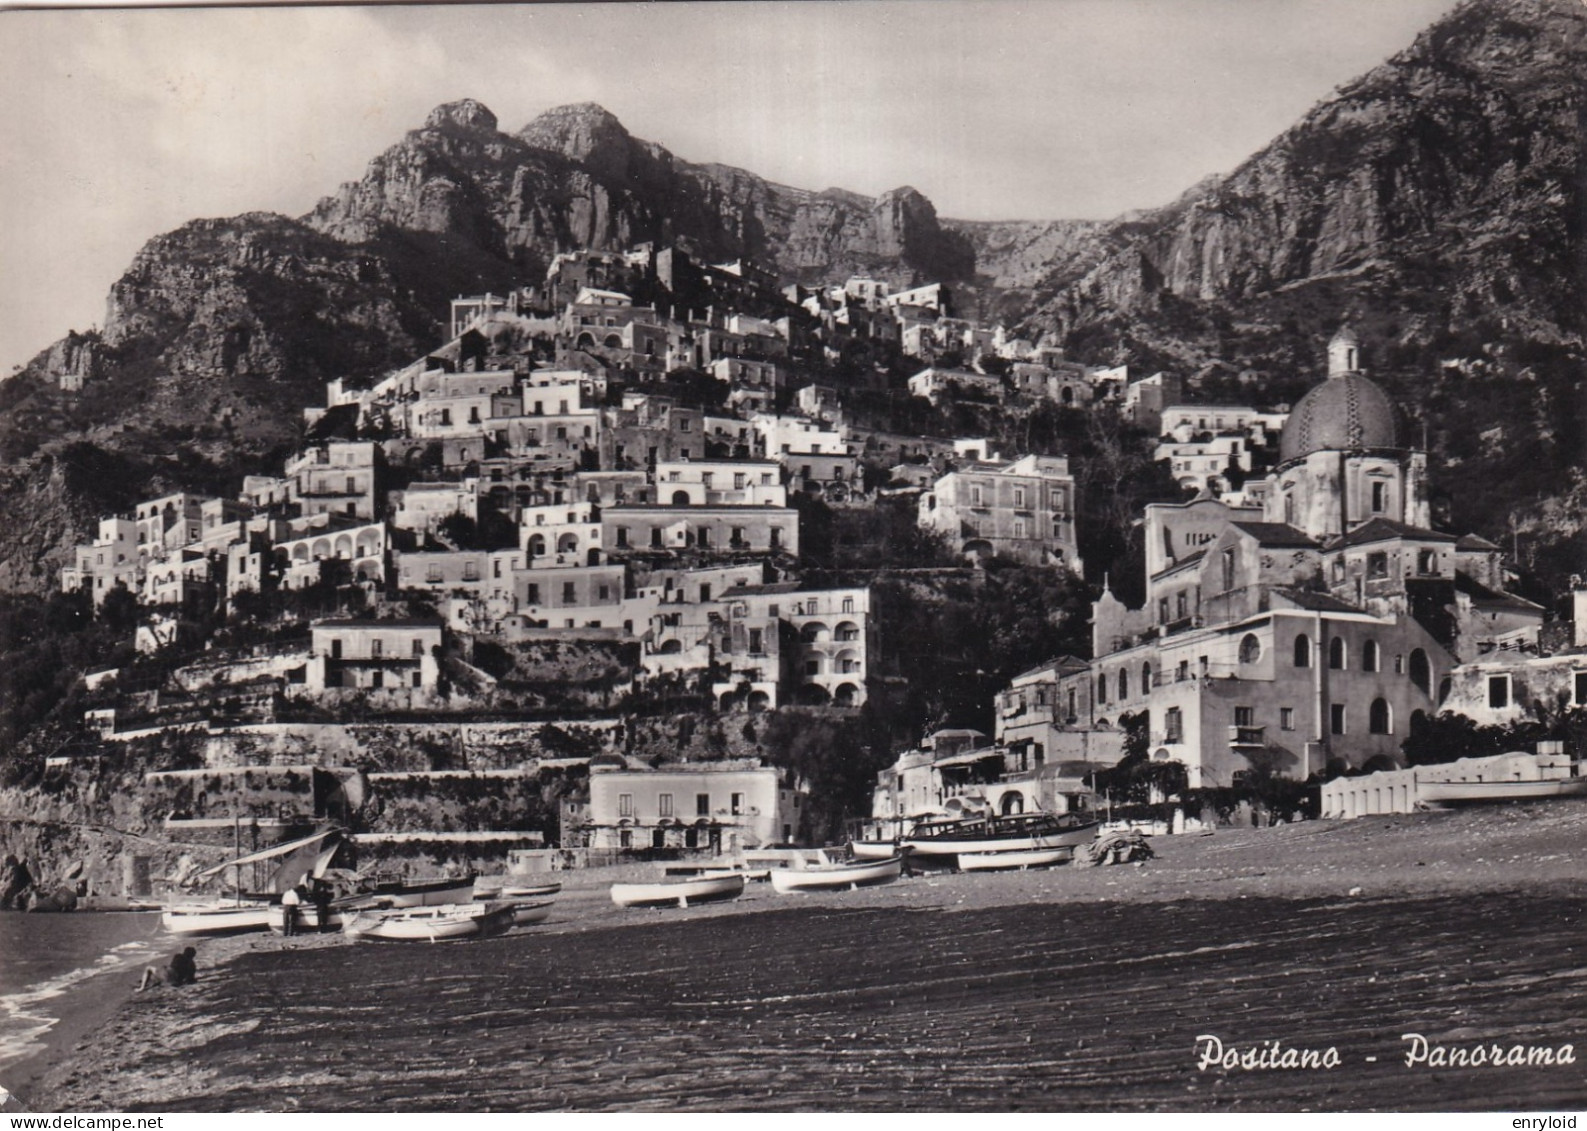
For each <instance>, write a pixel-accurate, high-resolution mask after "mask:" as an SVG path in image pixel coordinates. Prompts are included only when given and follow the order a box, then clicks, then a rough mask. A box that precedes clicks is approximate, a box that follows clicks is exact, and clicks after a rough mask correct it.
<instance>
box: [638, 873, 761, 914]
mask: <svg viewBox="0 0 1587 1131" xmlns="http://www.w3.org/2000/svg"><path fill="white" fill-rule="evenodd" d="M743 894H744V876H743V873H740V872H733V873H724V874H721V875H716V876H695V877H693V878H692V879H687V880H661V881H658V882H656V883H651V884H613V885H612V902H613V903H615V904H617V906H619V907H688V906H690V905H692V904H695V903H711V902H714V901H717V900H724V899H737V898H738V897H739V896H741V895H743Z"/></svg>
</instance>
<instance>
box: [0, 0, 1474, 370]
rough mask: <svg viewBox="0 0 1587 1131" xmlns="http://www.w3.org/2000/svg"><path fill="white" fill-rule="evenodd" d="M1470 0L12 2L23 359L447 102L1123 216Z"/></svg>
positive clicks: (300, 209)
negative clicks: (569, 106) (595, 113)
mask: <svg viewBox="0 0 1587 1131" xmlns="http://www.w3.org/2000/svg"><path fill="white" fill-rule="evenodd" d="M1455 3H1456V0H973V2H972V0H815V2H788V3H783V2H776V0H772V2H747V0H738V2H718V3H669V4H652V3H630V4H583V3H565V4H525V5H519V4H488V5H438V6H426V5H404V6H391V7H380V6H371V7H339V6H330V5H326V6H315V7H266V8H209V9H203V8H198V9H195V8H183V9H160V8H120V9H115V10H95V9H83V8H79V9H66V10H60V9H55V10H42V11H25V10H14V9H13V10H5V11H0V105H4V106H5V108H6V112H5V114H4V115H0V155H3V157H0V375H4V374H8V373H10V372H11V371H12V369H13V367H15V366H17V365H19V364H22V363H24V362H26V361H27V360H28V359H29V358H31V357H32V355H33V354H34V353H36V352H37V351H38V350H40V349H42V348H44V347H45V346H47V345H49V344H50V343H51V342H53V341H54V340H55V339H57V338H59V337H61V336H62V335H64V334H65V333H66V331H67V330H70V329H75V330H86V329H88V328H90V327H92V326H98V325H100V324H101V323H102V322H103V319H104V303H105V296H106V294H107V292H108V290H109V287H110V285H111V284H112V283H113V282H114V281H115V280H116V279H117V278H119V277H120V276H121V274H122V273H123V272H124V271H125V270H126V268H127V267H128V265H129V264H130V263H131V261H132V258H133V256H134V255H135V254H136V253H137V251H138V249H139V248H140V247H141V246H142V245H143V244H144V242H145V241H146V240H148V239H149V238H151V237H153V236H155V235H158V234H160V233H161V232H166V231H169V230H171V229H173V228H176V227H178V226H180V225H181V224H183V223H185V222H187V221H188V220H191V219H195V218H198V217H216V216H232V215H237V214H239V213H243V212H253V211H274V212H281V213H285V214H287V215H291V216H298V215H302V214H303V213H305V212H307V211H309V210H310V209H311V208H312V207H313V206H314V203H315V202H316V201H317V200H318V199H319V198H320V197H322V196H325V195H328V194H329V193H331V192H333V191H334V190H335V189H336V187H337V186H338V185H339V184H341V183H342V182H344V181H349V180H356V179H357V178H359V177H360V176H361V175H362V174H363V171H364V168H365V166H366V165H367V163H368V161H369V160H370V159H371V158H373V157H375V156H376V155H377V154H379V153H380V152H381V151H383V150H384V149H385V148H387V147H388V146H390V145H392V144H394V143H395V142H397V141H399V140H400V139H401V137H402V135H403V133H404V132H406V131H407V130H409V129H413V128H415V127H417V126H419V125H421V124H422V123H423V121H424V118H425V115H426V114H427V113H428V112H429V111H430V110H431V109H432V108H434V107H435V106H437V105H439V104H441V103H443V102H448V101H452V100H454V99H458V98H465V97H470V98H476V99H478V100H480V101H482V102H484V103H485V105H487V106H489V107H490V108H491V109H492V110H493V111H494V112H495V114H496V116H497V118H498V119H499V120H500V125H501V128H502V129H503V130H506V131H509V132H511V131H516V130H518V129H520V128H521V127H522V126H524V125H525V124H526V123H528V122H529V121H530V120H531V119H533V118H534V117H535V116H536V115H537V114H539V113H540V112H542V111H544V110H546V109H549V108H550V107H553V106H558V105H562V104H564V103H569V102H584V101H594V102H599V103H600V104H601V105H603V106H605V107H606V108H607V109H608V110H610V111H612V112H613V113H614V114H616V115H617V117H618V118H619V119H620V120H621V121H622V122H623V124H624V125H625V126H627V128H628V129H629V131H630V132H631V133H633V134H634V135H635V136H637V137H641V138H645V139H647V140H650V141H655V142H659V143H661V144H662V145H664V146H666V147H667V148H668V149H670V150H671V151H672V152H673V153H674V154H676V155H677V156H679V157H680V158H683V159H685V160H688V161H693V162H707V161H715V162H721V163H724V164H729V165H736V166H739V167H741V168H745V169H749V170H752V171H753V172H756V173H758V174H760V175H761V176H764V177H767V178H768V179H770V180H774V181H779V182H781V183H783V184H789V185H795V186H798V187H801V188H808V189H824V188H829V187H837V188H845V189H850V190H852V191H855V192H861V193H865V194H867V195H874V194H876V193H879V192H882V191H884V190H886V189H889V188H896V187H899V186H901V185H906V184H908V185H913V186H914V187H915V188H917V189H919V190H920V191H921V192H923V193H925V194H926V195H927V196H928V197H930V198H931V200H932V201H933V203H934V204H935V205H936V207H937V211H938V213H939V215H942V216H947V217H954V218H958V219H976V220H990V219H1026V220H1044V219H1106V218H1108V217H1112V216H1116V215H1118V214H1119V213H1121V212H1124V211H1127V210H1130V209H1136V208H1148V207H1152V206H1155V205H1159V204H1165V203H1167V202H1169V201H1170V200H1172V199H1174V198H1175V197H1177V196H1178V195H1179V194H1180V193H1182V192H1183V191H1184V190H1185V189H1187V188H1188V187H1190V186H1191V185H1192V184H1194V183H1195V182H1197V181H1199V180H1200V179H1202V178H1203V177H1204V176H1206V175H1208V174H1210V173H1218V172H1227V171H1229V170H1231V169H1233V168H1234V167H1235V166H1237V165H1238V164H1239V163H1240V162H1241V161H1242V160H1243V159H1244V158H1246V157H1248V156H1249V155H1250V154H1252V153H1253V152H1255V151H1256V150H1258V149H1260V148H1261V147H1262V146H1263V145H1265V144H1266V143H1267V142H1268V141H1270V140H1271V139H1272V138H1273V137H1275V136H1276V135H1278V134H1279V133H1281V132H1282V131H1283V130H1284V129H1285V128H1286V127H1288V126H1289V125H1290V124H1292V123H1293V122H1294V121H1295V120H1296V119H1298V118H1299V117H1300V116H1301V115H1302V114H1304V113H1305V112H1306V110H1307V109H1309V108H1310V107H1311V106H1312V105H1314V104H1315V103H1316V102H1318V101H1319V100H1321V99H1323V98H1325V97H1327V96H1328V95H1329V93H1330V92H1331V91H1333V90H1334V89H1335V88H1336V87H1338V86H1340V85H1341V84H1343V83H1345V82H1348V81H1349V80H1350V79H1352V78H1354V77H1355V76H1357V75H1359V74H1361V73H1363V72H1365V71H1367V70H1369V69H1370V68H1372V67H1373V66H1375V65H1377V64H1378V63H1380V62H1382V61H1383V60H1384V59H1386V58H1388V57H1389V56H1390V55H1392V54H1394V53H1395V52H1397V51H1399V50H1401V49H1403V48H1405V47H1408V46H1409V45H1410V43H1411V42H1412V40H1413V39H1414V38H1415V36H1416V33H1417V32H1419V31H1420V30H1422V29H1423V28H1425V27H1426V26H1427V25H1428V24H1430V23H1432V22H1433V21H1435V20H1436V19H1438V18H1439V17H1440V16H1442V15H1443V14H1444V13H1446V12H1448V11H1449V10H1450V9H1452V8H1453V7H1454V6H1455Z"/></svg>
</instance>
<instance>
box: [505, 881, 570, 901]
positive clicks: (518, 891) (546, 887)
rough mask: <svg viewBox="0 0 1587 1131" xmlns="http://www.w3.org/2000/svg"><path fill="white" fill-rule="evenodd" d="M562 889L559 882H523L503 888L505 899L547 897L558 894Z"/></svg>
mask: <svg viewBox="0 0 1587 1131" xmlns="http://www.w3.org/2000/svg"><path fill="white" fill-rule="evenodd" d="M561 890H562V885H561V884H559V883H550V884H521V885H517V886H514V887H504V888H502V889H501V897H502V898H503V899H545V898H547V897H548V896H553V895H556V894H557V893H558V892H560V891H561Z"/></svg>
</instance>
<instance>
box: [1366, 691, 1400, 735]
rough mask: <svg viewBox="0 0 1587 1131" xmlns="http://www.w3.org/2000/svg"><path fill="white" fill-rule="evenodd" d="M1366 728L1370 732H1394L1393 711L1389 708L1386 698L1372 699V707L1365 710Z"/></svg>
mask: <svg viewBox="0 0 1587 1131" xmlns="http://www.w3.org/2000/svg"><path fill="white" fill-rule="evenodd" d="M1367 730H1368V731H1370V732H1371V733H1372V734H1393V733H1394V712H1393V711H1392V710H1391V709H1390V708H1389V702H1388V700H1387V699H1374V700H1372V707H1371V709H1370V710H1369V711H1368V712H1367Z"/></svg>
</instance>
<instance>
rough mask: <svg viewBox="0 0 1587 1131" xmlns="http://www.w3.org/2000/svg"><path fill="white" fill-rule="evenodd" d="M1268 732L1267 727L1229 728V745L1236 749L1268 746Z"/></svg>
mask: <svg viewBox="0 0 1587 1131" xmlns="http://www.w3.org/2000/svg"><path fill="white" fill-rule="evenodd" d="M1266 730H1267V728H1266V727H1242V726H1231V727H1230V728H1229V745H1230V746H1236V747H1238V746H1255V747H1263V746H1266V745H1267V739H1266V737H1265V732H1266Z"/></svg>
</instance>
